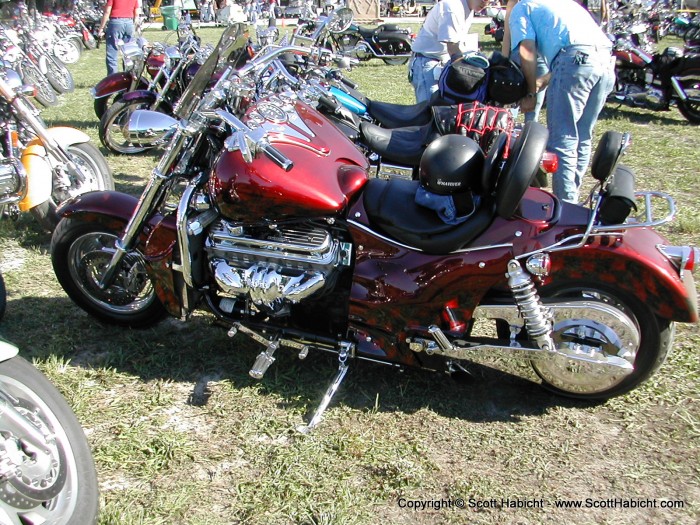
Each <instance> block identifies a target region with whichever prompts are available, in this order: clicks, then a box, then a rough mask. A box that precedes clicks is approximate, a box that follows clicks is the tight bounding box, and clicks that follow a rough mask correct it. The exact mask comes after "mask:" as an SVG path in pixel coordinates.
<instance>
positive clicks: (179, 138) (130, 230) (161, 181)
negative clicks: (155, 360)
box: [99, 125, 192, 290]
mask: <svg viewBox="0 0 700 525" xmlns="http://www.w3.org/2000/svg"><path fill="white" fill-rule="evenodd" d="M191 134H192V132H191V131H189V130H187V129H186V128H184V127H182V126H180V125H178V128H177V130H176V131H175V135H174V136H173V138H172V140H171V142H170V145H169V146H168V148H167V149H166V150H165V154H164V155H163V156H162V157H161V159H160V161H159V162H158V164H157V165H156V167H155V168H154V169H153V173H152V174H151V178H150V179H149V181H148V184H147V185H146V189H145V190H144V191H143V193H142V194H141V198H139V202H138V203H137V204H136V209H135V210H134V213H133V215H132V216H131V219H129V222H128V224H127V225H126V227H125V228H124V233H122V235H121V237H120V238H119V239H117V241H116V242H115V252H114V255H112V259H111V260H110V261H109V264H108V265H107V268H106V269H105V271H104V273H103V274H102V278H101V279H100V282H99V286H100V288H102V289H103V290H105V289H107V288H109V287H110V286H111V285H112V283H113V282H114V277H115V276H116V273H117V268H119V266H120V264H121V262H122V259H123V258H124V256H125V255H126V254H127V253H128V252H130V251H131V250H133V249H134V248H135V247H136V242H137V240H138V238H139V234H140V233H141V231H142V230H143V226H144V224H145V223H146V221H147V220H148V218H149V216H150V215H151V213H152V212H153V210H154V209H155V207H156V206H157V205H158V204H159V203H160V202H161V201H162V198H163V196H164V194H165V190H166V182H168V181H169V180H170V174H169V173H170V171H171V168H172V166H173V164H174V163H175V161H176V160H177V156H178V154H179V153H180V150H181V149H182V148H183V146H184V145H185V141H186V140H187V139H188V138H189V136H190V135H191Z"/></svg>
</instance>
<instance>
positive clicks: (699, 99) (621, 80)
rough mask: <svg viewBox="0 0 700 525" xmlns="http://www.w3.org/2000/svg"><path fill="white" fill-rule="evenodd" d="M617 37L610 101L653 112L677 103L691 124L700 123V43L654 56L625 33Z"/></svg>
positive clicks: (669, 49)
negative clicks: (613, 82)
mask: <svg viewBox="0 0 700 525" xmlns="http://www.w3.org/2000/svg"><path fill="white" fill-rule="evenodd" d="M614 40H615V45H614V47H613V56H614V57H615V73H616V84H615V90H614V91H613V92H612V93H611V95H610V96H609V98H608V100H609V101H611V102H619V103H621V104H626V105H629V106H632V107H638V108H643V109H648V110H651V111H667V110H668V109H669V108H670V107H671V106H672V105H675V106H677V107H678V111H680V112H681V114H682V115H683V116H684V117H685V118H686V119H687V120H688V121H689V122H690V123H691V124H696V125H697V124H700V46H698V47H688V46H687V47H686V48H685V49H679V48H675V47H668V48H666V49H665V50H664V51H663V52H661V53H655V54H653V55H652V54H649V53H646V52H645V51H644V50H643V49H641V48H640V47H639V46H636V45H634V43H633V42H631V41H630V39H629V38H627V37H626V36H625V35H617V37H616V38H614Z"/></svg>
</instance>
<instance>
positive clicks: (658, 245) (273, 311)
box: [51, 26, 700, 427]
mask: <svg viewBox="0 0 700 525" xmlns="http://www.w3.org/2000/svg"><path fill="white" fill-rule="evenodd" d="M240 29H241V28H236V27H235V26H232V27H230V28H227V29H226V30H225V31H224V33H223V34H222V40H221V41H220V42H219V44H218V46H217V48H216V49H215V51H214V52H213V53H212V55H211V56H210V58H209V59H208V60H207V62H205V64H204V65H203V66H202V68H201V69H200V70H199V72H198V74H197V75H196V76H195V78H194V79H193V81H192V82H191V84H190V85H189V87H188V89H187V90H186V92H185V94H184V95H183V97H182V99H181V100H180V103H179V104H178V105H177V107H176V109H175V111H176V113H175V114H176V115H177V117H178V118H180V119H181V120H180V121H177V120H175V119H174V118H170V117H168V116H166V115H163V114H160V113H156V112H152V111H138V112H135V113H134V114H133V115H132V117H131V119H130V122H129V125H128V128H127V129H128V132H129V133H130V136H131V137H132V139H133V140H134V141H136V142H138V141H143V142H146V141H148V142H150V143H154V142H160V143H163V141H166V140H167V141H168V143H167V148H166V149H165V151H164V155H163V156H162V158H161V159H160V161H159V163H158V165H157V166H156V168H155V169H154V170H153V174H152V177H151V179H150V180H149V183H148V185H147V187H146V188H145V190H144V192H143V194H142V196H141V198H140V199H138V200H137V199H136V198H135V197H132V196H129V195H126V194H121V193H116V192H95V193H92V194H90V195H86V196H84V197H82V198H81V199H80V200H79V201H73V202H70V203H67V204H66V205H64V206H63V207H62V210H61V212H62V214H63V216H64V218H63V219H62V220H61V223H60V224H59V226H58V227H57V229H56V231H55V232H54V235H53V237H52V243H51V256H52V262H53V267H54V271H55V272H56V275H57V278H58V280H59V282H60V283H61V286H62V287H63V288H64V290H65V291H66V292H67V293H68V295H69V296H70V297H71V298H72V299H73V301H74V302H76V304H78V305H79V306H80V307H81V308H83V309H84V310H86V311H87V312H89V313H90V314H91V315H93V316H95V317H96V318H98V319H101V320H103V321H106V322H111V323H116V324H121V325H129V326H148V325H151V324H153V323H155V322H157V321H158V320H159V319H161V318H162V316H163V315H165V314H166V313H169V314H171V315H176V316H178V317H181V318H186V317H187V316H188V315H189V314H191V313H192V311H193V310H194V309H195V308H197V307H198V306H199V305H204V304H206V306H207V308H208V309H210V310H211V311H212V312H213V313H214V314H215V315H216V316H217V318H218V320H219V321H220V322H221V323H222V324H224V325H226V326H227V327H228V328H229V335H230V336H235V335H237V334H243V335H244V336H247V337H250V338H251V339H252V340H254V341H256V342H258V343H260V344H261V345H262V347H263V350H262V351H261V353H260V354H259V355H258V357H257V359H256V360H255V362H254V363H253V365H252V367H251V369H250V375H251V376H252V377H255V378H258V379H260V378H262V377H263V376H264V375H265V373H266V371H267V370H268V369H269V367H270V366H271V364H272V363H273V362H274V361H275V352H276V351H277V350H278V349H281V348H288V349H292V350H293V351H294V352H298V354H299V356H300V357H301V358H305V357H306V356H307V355H308V353H309V350H311V349H320V350H325V351H328V352H332V353H335V354H337V356H338V370H337V372H336V375H335V377H334V378H333V380H332V381H331V385H330V386H329V388H328V391H327V394H326V396H325V397H324V400H323V401H322V402H321V404H320V405H319V408H318V409H317V412H316V414H315V415H314V417H313V418H312V420H311V422H310V423H309V425H308V427H313V426H314V425H315V424H317V423H318V421H319V420H320V418H321V415H322V413H323V411H324V410H325V408H326V406H327V405H328V403H329V402H330V399H331V397H332V396H333V393H334V392H335V391H336V390H337V388H338V386H339V385H340V383H341V382H342V380H343V378H344V377H345V374H346V372H347V370H348V366H349V361H350V359H351V358H357V359H366V360H368V361H372V362H379V363H385V364H388V365H392V366H414V367H420V368H425V369H430V370H446V371H449V370H454V369H455V368H458V367H460V366H461V364H460V363H462V362H466V361H470V360H479V359H480V356H487V357H488V356H496V355H502V354H505V355H507V356H509V357H513V358H520V359H523V360H524V361H525V362H530V363H531V364H532V366H533V367H534V368H535V370H536V371H537V373H538V374H539V376H540V378H541V379H542V382H543V384H544V385H545V386H546V387H547V388H549V389H551V390H553V391H555V392H558V393H560V394H564V395H568V396H573V397H579V398H592V399H606V398H609V397H611V396H614V395H619V394H622V393H624V392H628V391H629V390H631V389H633V388H635V387H636V386H637V385H639V384H640V383H641V382H643V381H644V380H646V379H647V378H648V377H650V376H651V375H652V374H653V373H654V371H655V370H656V369H657V368H658V367H659V366H660V365H661V363H662V362H663V361H664V359H665V356H666V355H667V352H668V350H669V347H670V345H671V342H672V334H673V323H674V321H681V322H696V321H697V320H698V312H697V298H696V296H695V294H696V292H695V285H694V281H693V277H692V273H691V271H692V269H693V267H694V260H697V257H698V256H700V251H698V250H697V249H691V248H688V247H671V246H668V242H667V241H665V240H664V239H663V238H662V237H661V236H660V235H658V234H657V233H656V232H655V231H654V230H653V227H654V226H655V225H659V224H663V223H665V222H667V221H668V220H670V219H671V218H672V216H673V214H674V212H675V206H674V204H673V201H672V200H671V199H670V197H668V196H665V195H662V194H659V193H644V194H643V195H642V196H641V197H642V201H643V202H645V203H646V215H645V216H644V217H642V219H641V220H638V219H636V218H635V219H633V220H630V221H629V222H627V217H628V215H629V213H630V212H631V210H632V208H633V207H634V205H635V204H634V199H635V195H634V191H633V177H632V174H631V173H630V172H629V170H625V169H624V168H622V167H619V166H617V163H618V160H619V158H620V156H621V154H622V152H623V151H624V149H625V147H626V145H627V143H628V140H627V138H626V137H624V136H623V135H622V134H619V133H613V132H609V133H607V134H606V135H604V140H603V141H602V143H601V144H600V145H599V146H598V149H597V150H596V158H595V159H594V162H593V174H594V177H595V178H596V180H597V185H596V188H595V190H594V192H593V193H592V196H591V201H590V206H589V207H586V206H579V205H574V204H567V203H564V202H559V201H558V200H557V199H556V198H554V196H552V195H551V194H549V193H547V192H544V191H542V190H536V189H530V188H528V185H529V182H530V180H531V179H532V177H533V176H534V175H535V172H536V171H537V167H538V166H539V163H540V160H541V157H542V153H543V152H544V147H545V145H546V141H547V133H546V130H545V129H544V128H543V127H542V126H540V125H538V124H536V123H528V124H526V125H525V128H524V129H523V132H522V133H521V135H520V137H519V138H518V140H517V143H516V144H515V145H514V147H513V149H512V150H511V152H510V153H509V155H508V157H507V159H505V161H504V160H503V159H504V149H503V147H504V144H503V143H502V141H501V143H500V144H499V145H498V146H497V147H494V148H492V149H491V150H490V151H489V155H488V156H487V157H486V158H484V157H483V154H482V153H480V152H477V151H476V150H474V148H476V149H477V150H478V146H476V145H475V144H474V143H473V141H471V140H470V139H468V138H465V137H460V136H457V135H450V136H447V137H442V138H441V139H439V140H438V141H436V142H434V143H433V144H431V148H432V149H431V148H429V150H428V151H426V153H425V154H424V157H423V159H422V162H425V164H426V179H425V183H426V185H428V187H429V188H433V187H435V188H439V187H449V188H454V186H456V185H459V186H460V190H464V189H465V188H464V186H463V184H464V185H466V189H467V192H469V191H471V192H472V193H468V194H467V195H464V194H462V193H461V191H460V192H454V191H452V190H447V191H445V190H443V193H442V196H447V195H449V196H455V197H456V198H457V199H458V200H459V201H460V202H463V204H471V207H470V208H469V209H470V210H471V213H472V215H469V216H468V218H467V220H466V221H465V222H463V223H461V224H456V225H455V224H447V223H445V222H444V221H442V220H441V219H440V218H439V217H438V216H437V214H435V213H434V212H432V211H430V210H428V209H426V208H423V207H421V206H419V205H417V204H416V203H415V201H414V197H415V195H416V192H417V190H418V189H419V182H418V181H405V180H400V179H391V180H380V179H370V178H368V176H367V171H366V170H367V161H366V159H365V157H364V156H363V155H362V154H361V153H360V152H359V151H358V150H357V148H356V147H355V146H354V144H352V143H351V142H350V141H349V140H348V139H347V138H346V137H345V136H344V135H343V134H342V133H341V132H340V131H338V130H337V129H336V128H335V127H334V126H333V125H332V124H330V123H329V122H328V121H327V120H326V119H324V118H323V117H322V116H321V115H319V114H318V112H316V111H315V110H313V109H312V108H311V107H310V106H309V105H307V104H305V103H303V102H301V101H300V100H299V99H298V98H295V97H294V94H293V93H280V94H277V95H273V96H270V97H267V98H265V99H263V100H258V101H251V100H250V98H249V96H248V95H249V86H250V84H251V83H254V81H255V80H256V78H257V76H258V73H259V72H260V71H263V70H264V69H265V65H266V64H265V63H266V61H273V60H274V59H275V58H276V56H278V55H281V54H284V53H290V52H291V53H295V52H300V53H301V52H308V50H302V49H301V48H296V47H288V48H282V49H280V50H276V51H274V52H271V53H269V54H267V55H265V57H263V58H264V59H261V60H253V61H251V62H250V63H248V64H247V65H245V66H243V67H241V68H239V69H237V70H236V69H235V68H233V67H230V66H229V67H226V69H225V71H224V73H223V74H222V75H221V77H220V78H219V81H218V82H217V85H216V86H215V88H213V89H211V90H210V91H208V92H207V93H206V94H205V95H204V96H202V95H201V94H202V93H203V89H204V87H205V86H206V85H207V84H208V83H209V82H210V81H211V78H212V75H213V74H214V72H215V71H216V70H217V68H218V66H219V62H220V59H222V60H221V62H222V63H224V62H226V61H228V60H229V59H230V58H231V53H233V52H238V50H239V48H242V47H243V46H244V45H245V43H246V41H247V35H245V34H243V33H242V31H241V32H237V30H240ZM251 77H252V78H251ZM237 115H241V118H239V117H238V116H237ZM433 145H436V146H435V147H433ZM455 151H470V152H473V153H474V154H473V155H471V156H469V157H468V159H466V160H467V164H465V163H463V162H461V161H462V158H461V157H459V156H458V157H456V158H455V159H454V160H455V164H454V165H451V164H450V161H449V160H448V159H450V157H451V156H450V155H448V154H447V152H455ZM480 155H481V156H480ZM465 166H466V167H465ZM292 170H294V172H292ZM290 172H291V173H290ZM431 174H432V176H431ZM440 177H445V178H448V180H447V181H446V182H447V183H448V184H444V182H445V181H443V182H442V183H441V182H440V180H441V179H440ZM467 181H468V182H467ZM474 196H477V197H478V198H477V199H476V200H474ZM462 199H463V200H462ZM470 199H471V200H470ZM658 201H661V202H662V203H663V204H664V205H665V206H666V208H667V209H668V210H669V213H668V214H667V216H666V217H661V218H660V219H657V218H655V217H654V213H653V207H654V206H653V202H658ZM694 258H695V259H694ZM630 275H634V276H635V278H634V279H631V278H629V276H630ZM476 319H490V320H495V321H496V322H497V326H498V328H499V329H498V334H499V335H498V336H497V337H487V338H483V337H481V336H479V335H478V334H473V333H472V328H473V321H474V320H476Z"/></svg>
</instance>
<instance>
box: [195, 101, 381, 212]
mask: <svg viewBox="0 0 700 525" xmlns="http://www.w3.org/2000/svg"><path fill="white" fill-rule="evenodd" d="M243 120H244V121H246V123H247V124H248V126H249V127H251V128H254V129H255V128H263V129H264V130H265V131H266V132H267V136H268V139H269V141H270V143H271V144H272V145H273V146H275V147H276V148H277V149H279V150H280V151H281V152H282V153H283V154H284V155H286V156H287V157H288V158H289V159H291V160H292V162H294V167H293V168H292V169H291V170H290V171H289V172H286V171H284V170H283V169H281V168H280V167H278V166H277V165H276V164H274V163H273V162H272V161H271V160H270V159H268V158H267V157H266V156H264V155H258V156H257V157H256V158H255V160H254V161H253V162H251V163H246V162H245V161H244V160H243V157H242V156H241V153H240V152H239V151H225V152H224V153H223V154H222V155H221V157H220V158H219V160H218V162H217V164H216V166H215V167H214V171H213V174H212V177H211V178H210V180H209V193H210V196H211V198H212V201H213V202H215V203H216V205H217V207H218V209H219V211H220V213H221V215H222V216H223V217H225V218H227V219H229V220H233V221H242V222H258V221H260V220H261V219H263V218H264V219H268V220H281V219H286V218H307V217H308V218H316V217H329V216H338V215H341V214H342V212H343V211H344V210H345V209H346V207H347V205H348V203H349V202H350V201H351V200H352V198H353V196H354V195H355V194H356V193H357V192H358V191H360V189H362V187H363V186H364V185H365V183H366V182H367V169H368V168H369V164H368V162H367V159H366V157H365V156H364V155H363V154H362V153H361V152H360V150H359V149H358V148H357V147H356V146H355V145H354V144H353V143H352V142H351V141H350V140H349V139H348V138H347V137H346V136H345V135H344V134H343V133H342V132H341V131H339V130H338V128H336V127H335V126H334V125H333V124H331V123H330V122H329V121H328V120H327V119H326V118H325V117H323V115H321V114H320V113H319V112H318V111H316V110H315V109H312V108H311V107H309V106H307V105H306V104H304V103H302V102H299V101H293V100H290V99H286V98H281V97H278V96H273V97H271V98H269V99H266V100H264V101H262V102H259V103H258V104H256V105H255V106H253V107H251V108H250V109H249V110H248V111H247V112H246V115H245V118H244V119H243Z"/></svg>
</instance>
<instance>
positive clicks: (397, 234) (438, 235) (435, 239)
mask: <svg viewBox="0 0 700 525" xmlns="http://www.w3.org/2000/svg"><path fill="white" fill-rule="evenodd" d="M419 184H420V183H419V182H418V181H413V180H405V179H398V178H392V179H389V180H385V179H371V180H369V181H368V182H367V184H366V185H365V190H364V198H363V204H364V207H365V211H366V212H367V216H368V218H369V221H370V224H371V225H372V227H374V228H376V229H377V230H378V231H379V232H381V233H382V234H384V235H386V236H388V237H390V238H392V239H395V240H396V241H398V242H400V243H402V244H404V245H407V246H411V247H413V248H416V249H418V250H421V251H423V252H426V253H430V254H446V253H450V252H453V251H455V250H459V249H462V248H464V247H466V246H467V245H468V244H469V243H470V242H471V241H473V240H474V239H475V238H476V237H477V236H478V235H479V234H480V233H482V232H483V231H484V230H485V229H486V228H488V226H489V225H490V224H491V221H492V220H493V218H494V216H495V207H494V204H493V202H492V200H490V199H482V202H481V204H480V205H479V206H478V207H477V209H476V210H475V211H474V213H473V214H472V215H471V216H470V217H469V219H468V220H467V221H466V222H463V223H461V224H457V225H453V224H446V223H445V222H443V221H442V220H441V219H440V218H439V217H438V215H437V213H435V211H433V210H430V209H428V208H425V207H423V206H420V205H418V204H416V203H415V195H416V190H417V189H418V185H419Z"/></svg>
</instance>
